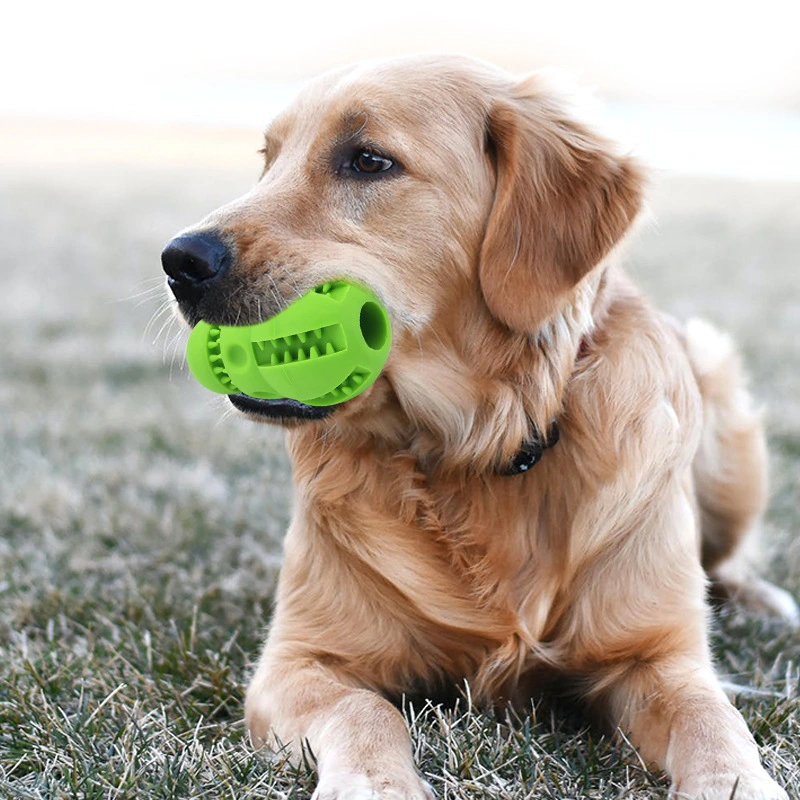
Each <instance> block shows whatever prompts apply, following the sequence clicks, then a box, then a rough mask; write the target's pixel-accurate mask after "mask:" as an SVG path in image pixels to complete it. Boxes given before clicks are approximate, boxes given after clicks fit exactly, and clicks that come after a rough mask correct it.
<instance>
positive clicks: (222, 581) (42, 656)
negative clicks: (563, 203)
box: [0, 135, 800, 800]
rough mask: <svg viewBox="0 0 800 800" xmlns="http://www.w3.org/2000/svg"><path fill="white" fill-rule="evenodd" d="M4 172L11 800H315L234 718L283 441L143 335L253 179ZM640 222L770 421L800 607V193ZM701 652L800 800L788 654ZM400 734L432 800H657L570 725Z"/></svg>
mask: <svg viewBox="0 0 800 800" xmlns="http://www.w3.org/2000/svg"><path fill="white" fill-rule="evenodd" d="M257 147H258V137H257V135H256V136H254V138H253V144H252V150H253V151H255V149H256V148H257ZM0 169H1V170H2V171H1V172H0V176H1V177H0V243H1V245H2V247H1V248H0V253H2V255H0V275H2V279H3V284H2V285H3V289H2V313H0V336H2V341H3V343H4V347H5V356H4V358H3V379H2V381H0V446H2V455H3V457H2V460H1V461H0V670H1V672H0V797H9V798H47V800H55V799H56V798H87V799H88V798H129V797H130V798H133V797H136V798H151V797H152V798H234V797H235V798H256V797H258V798H264V797H267V798H305V797H308V796H309V795H310V793H311V791H312V789H313V785H314V779H313V774H312V772H311V770H310V768H309V767H308V765H303V766H301V767H292V766H290V765H288V764H286V763H285V762H284V761H283V760H281V759H280V758H277V759H273V760H267V759H265V758H262V757H259V756H256V755H254V754H253V753H252V752H251V751H250V750H249V748H248V746H247V744H246V738H245V735H244V728H243V724H242V719H241V718H242V700H243V689H244V686H245V684H246V681H247V676H248V669H249V664H250V663H251V662H252V660H253V659H254V657H255V656H256V655H257V653H258V648H259V646H260V641H261V636H262V632H263V629H264V626H265V625H266V624H267V623H268V620H269V615H270V607H271V606H270V603H271V600H270V598H271V593H272V590H273V587H274V585H275V578H276V574H277V571H278V569H279V565H280V552H281V537H282V532H283V530H284V528H285V526H286V523H287V519H288V516H289V513H290V508H291V502H292V499H291V483H290V475H289V469H288V462H287V459H286V456H285V454H284V452H283V445H282V436H281V434H280V432H279V431H278V430H276V429H272V428H269V427H266V426H255V425H252V424H248V423H247V422H245V421H243V420H241V419H238V418H236V417H233V416H231V415H230V414H228V413H227V411H225V408H226V405H227V404H226V401H224V400H222V399H219V398H216V397H213V396H212V395H211V394H210V393H209V392H207V391H205V390H203V389H202V388H201V387H200V386H198V385H196V384H195V383H194V382H193V380H191V379H190V378H189V377H188V375H187V372H186V369H185V367H184V366H183V355H182V348H183V341H184V336H183V334H182V333H181V331H180V330H179V329H178V327H177V326H176V325H173V324H171V323H170V322H169V321H168V317H167V316H166V315H164V314H162V315H160V316H159V315H157V314H156V317H155V320H153V317H154V314H155V312H157V310H158V308H159V305H160V303H161V300H162V299H163V298H164V297H165V295H164V292H163V289H162V288H161V287H162V281H161V276H160V265H159V252H160V249H161V247H162V245H163V244H164V243H165V242H166V240H167V239H168V238H169V237H170V236H171V235H172V234H173V233H174V232H175V231H176V230H178V229H179V228H180V227H182V226H184V225H186V224H189V223H191V222H194V221H195V220H196V219H198V218H199V217H200V216H201V215H202V214H204V213H205V212H206V211H208V210H210V209H212V208H213V207H215V206H216V205H218V204H220V203H222V202H224V201H226V200H228V199H231V198H232V197H233V196H235V195H236V194H238V193H240V192H242V191H244V190H245V189H246V188H247V187H248V186H249V184H250V182H251V181H252V180H254V179H255V178H256V175H257V172H258V164H257V158H256V156H255V155H253V158H252V159H251V161H250V162H248V163H247V164H243V161H242V159H238V160H235V162H232V163H231V166H230V167H226V166H225V164H224V159H223V160H220V159H216V160H214V161H213V162H212V164H211V165H207V166H202V165H201V164H196V165H194V166H192V165H184V166H172V167H170V166H165V165H164V164H163V163H162V164H160V165H159V164H158V163H157V160H155V159H150V160H148V159H146V158H143V159H142V160H141V161H140V163H114V162H113V161H107V162H106V163H103V162H102V161H92V160H91V159H86V160H85V163H80V164H76V165H73V166H64V165H61V166H54V165H50V166H49V167H48V168H44V167H35V166H30V167H20V166H12V165H10V164H5V165H4V166H2V167H0ZM652 206H653V212H654V215H655V217H656V219H657V224H655V225H650V226H648V227H646V228H645V229H644V230H643V231H642V233H641V234H640V235H639V237H638V238H637V240H636V241H635V242H634V243H633V245H632V248H631V253H630V259H629V262H630V265H631V269H632V271H633V272H634V273H635V274H636V275H637V276H638V278H639V280H640V281H641V282H642V283H643V284H645V286H646V287H647V288H648V289H649V290H650V292H651V294H652V295H653V297H654V298H656V299H657V300H658V302H659V303H660V304H661V305H662V306H663V307H665V308H668V309H670V310H672V311H673V312H675V313H676V314H678V315H680V316H684V317H685V316H688V315H692V314H703V315H705V316H707V317H709V318H710V319H711V320H712V321H714V322H716V323H717V324H719V325H721V326H723V327H725V328H727V329H729V330H731V331H732V332H733V333H734V334H735V335H736V336H737V338H738V339H739V341H740V342H741V344H742V347H743V350H744V352H745V353H746V356H747V360H748V363H749V366H750V372H751V375H752V385H753V388H754V390H755V393H756V394H757V396H758V397H759V398H760V399H761V400H762V401H763V402H764V403H765V405H766V407H767V409H768V411H767V420H768V425H769V433H770V441H771V449H772V482H773V495H772V500H771V504H770V509H769V513H768V516H767V519H766V522H765V525H764V531H763V535H764V540H765V543H766V545H767V553H768V557H767V559H766V563H765V571H766V573H767V574H769V575H770V576H771V577H772V578H773V579H774V580H776V581H778V582H780V583H781V584H782V585H783V586H785V587H786V588H787V589H790V590H791V591H793V592H794V593H795V594H796V595H800V544H798V541H797V539H796V538H795V535H794V534H795V531H796V530H797V528H798V527H799V525H800V511H799V510H798V476H800V336H799V335H798V322H800V186H798V185H791V184H786V185H765V184H759V185H750V184H737V183H726V182H720V181H717V182H711V181H701V180H693V181H690V180H687V179H674V178H673V179H670V180H667V179H666V178H663V177H662V178H660V179H657V182H656V186H655V189H654V197H653V203H652ZM162 327H163V329H162ZM714 648H715V651H716V655H717V659H718V664H719V671H720V673H721V674H722V675H724V676H725V678H726V679H727V680H728V681H730V682H732V683H735V684H738V685H739V686H741V687H744V688H742V689H741V690H739V697H738V700H737V702H738V704H739V706H740V708H742V710H743V711H744V713H745V715H746V717H747V719H748V722H749V724H750V725H751V727H752V728H753V730H754V731H755V734H756V736H757V738H758V740H759V743H760V744H761V745H762V747H763V752H764V757H765V759H766V761H767V763H768V765H769V768H770V769H771V770H772V771H773V773H774V774H775V775H776V776H777V777H778V778H779V779H780V780H781V781H782V782H783V784H784V785H785V786H786V787H787V788H788V789H789V791H790V794H792V795H793V796H794V797H797V796H798V791H797V787H798V785H800V700H799V699H798V690H800V634H798V633H797V632H793V631H789V630H785V629H783V628H781V627H780V626H779V625H776V624H774V623H769V622H764V621H758V620H752V619H748V618H746V617H745V616H743V615H742V614H740V613H739V612H737V611H736V610H734V609H725V610H723V612H722V613H721V614H720V615H719V617H718V623H717V629H716V632H715V635H714ZM406 711H407V715H408V718H409V721H410V724H411V727H412V730H413V733H414V738H415V748H416V754H417V758H418V762H419V763H420V765H421V768H422V770H423V772H424V773H425V775H426V777H427V779H428V780H429V781H430V783H431V784H432V785H433V787H434V788H435V790H436V791H437V794H438V795H439V796H440V797H442V798H497V799H498V800H500V799H502V800H518V799H521V798H542V800H550V799H551V798H553V799H554V798H576V799H577V798H622V797H638V798H641V797H654V798H664V797H666V782H665V781H664V779H663V777H662V776H659V775H651V774H649V773H648V772H647V771H646V770H645V769H644V768H643V766H642V765H641V763H640V761H639V760H638V758H637V756H636V754H635V753H634V752H633V750H631V749H630V748H628V747H626V746H624V744H623V745H619V744H617V743H616V742H614V741H613V740H612V738H611V737H609V736H608V735H606V734H605V733H604V732H602V731H598V730H596V729H594V728H592V727H590V726H589V724H588V722H587V721H586V720H584V719H583V718H582V717H581V716H580V715H579V714H576V713H575V712H574V711H569V712H565V713H563V714H558V713H556V712H554V711H552V710H545V708H544V707H542V708H539V709H538V710H537V711H536V712H534V713H531V714H529V715H523V716H521V717H520V718H519V719H508V718H498V717H495V716H490V715H485V714H482V713H479V712H475V711H472V710H471V709H469V707H468V704H467V703H466V702H464V703H462V704H460V706H458V707H457V708H455V709H443V708H438V707H430V706H427V707H415V708H409V709H407V710H406Z"/></svg>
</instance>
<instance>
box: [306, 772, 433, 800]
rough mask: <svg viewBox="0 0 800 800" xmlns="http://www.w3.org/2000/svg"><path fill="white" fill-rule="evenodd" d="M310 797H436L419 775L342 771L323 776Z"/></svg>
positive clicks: (369, 799)
mask: <svg viewBox="0 0 800 800" xmlns="http://www.w3.org/2000/svg"><path fill="white" fill-rule="evenodd" d="M311 800H436V796H435V795H434V793H433V789H431V787H430V785H429V784H428V783H426V782H425V781H423V780H422V779H421V778H420V777H418V776H417V775H413V776H412V775H409V776H408V777H405V778H397V777H391V778H390V777H377V776H375V777H369V776H367V775H357V774H352V773H339V774H336V775H325V776H322V777H320V781H319V785H318V786H317V789H316V791H315V792H314V794H313V795H312V797H311Z"/></svg>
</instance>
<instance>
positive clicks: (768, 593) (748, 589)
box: [734, 580, 800, 627]
mask: <svg viewBox="0 0 800 800" xmlns="http://www.w3.org/2000/svg"><path fill="white" fill-rule="evenodd" d="M734 599H735V600H736V602H738V603H741V604H742V605H743V606H744V607H745V608H747V609H749V610H750V611H752V612H754V613H756V614H763V615H765V616H769V617H777V618H778V619H781V620H783V621H784V622H786V623H788V624H790V625H793V626H795V627H798V626H800V611H798V608H797V603H796V602H795V600H794V598H793V597H792V596H791V595H790V594H789V592H787V591H786V590H785V589H781V588H780V587H778V586H775V585H774V584H772V583H769V582H768V581H764V580H754V581H752V582H750V583H747V584H745V585H744V586H742V587H741V588H740V589H739V591H738V592H737V593H736V594H735V595H734Z"/></svg>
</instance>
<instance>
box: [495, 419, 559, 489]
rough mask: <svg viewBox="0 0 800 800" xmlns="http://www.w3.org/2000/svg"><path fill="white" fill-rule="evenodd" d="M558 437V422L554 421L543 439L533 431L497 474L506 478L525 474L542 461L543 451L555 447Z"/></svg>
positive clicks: (537, 432)
mask: <svg viewBox="0 0 800 800" xmlns="http://www.w3.org/2000/svg"><path fill="white" fill-rule="evenodd" d="M559 437H560V433H559V430H558V422H557V421H556V420H555V419H554V420H553V421H552V422H551V423H550V428H549V429H548V431H547V435H546V436H545V437H542V435H541V434H540V433H539V431H536V430H535V431H534V432H533V436H531V438H530V439H526V440H525V441H524V442H523V443H522V446H521V447H520V448H519V450H517V452H516V454H515V455H514V457H513V458H512V459H511V461H510V462H509V463H508V464H506V465H505V466H503V467H500V468H498V469H497V470H496V471H497V474H498V475H503V476H505V477H507V476H511V475H521V474H522V473H524V472H527V471H528V470H529V469H530V468H531V467H533V466H535V465H536V464H538V463H539V462H540V461H541V460H542V456H543V455H544V451H545V450H547V449H548V448H550V447H552V446H553V445H555V444H556V443H557V442H558V440H559Z"/></svg>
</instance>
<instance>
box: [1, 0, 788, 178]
mask: <svg viewBox="0 0 800 800" xmlns="http://www.w3.org/2000/svg"><path fill="white" fill-rule="evenodd" d="M799 28H800V4H798V3H797V2H795V0H764V2H760V3H758V4H753V3H749V4H735V3H734V4H731V3H725V2H718V1H717V0H694V1H692V0H675V1H674V2H669V3H667V2H657V3H641V2H635V0H608V1H607V2H603V3H597V2H589V0H577V2H563V3H553V2H524V3H522V2H515V1H513V0H495V1H494V2H491V3H485V4H478V3H476V4H468V3H463V2H455V1H453V0H443V1H442V2H430V1H427V2H426V0H404V2H402V3H397V4H394V5H392V6H388V5H380V6H374V5H370V6H368V7H352V8H347V7H345V8H343V7H342V6H340V5H339V4H335V3H331V2H324V1H323V0H298V2H293V3H278V2H252V0H229V2H226V3H225V4H224V5H223V4H214V5H211V4H208V5H204V4H197V3H188V2H178V1H176V2H165V1H164V0H162V1H161V2H159V1H158V0H142V2H138V3H136V5H135V6H119V5H117V4H109V3H106V2H101V0H77V2H74V3H68V4H67V3H57V2H48V1H45V2H37V3H28V4H16V5H15V7H14V8H13V9H11V10H10V11H9V12H8V15H7V19H6V23H5V24H4V26H3V33H2V34H0V36H2V47H1V48H0V69H2V74H3V75H4V79H3V81H2V84H3V90H2V93H0V118H4V119H5V121H6V122H8V121H10V120H13V121H15V122H16V123H17V126H16V127H15V128H14V129H12V130H8V129H7V130H6V139H5V141H4V142H3V145H4V146H3V148H2V150H3V154H2V157H3V158H4V159H17V160H36V161H42V160H43V161H52V160H56V161H58V160H61V159H66V158H70V157H80V158H86V157H87V156H88V155H89V154H90V153H89V152H88V151H90V152H91V153H93V154H94V157H95V158H108V157H113V156H117V155H129V154H130V155H131V156H132V157H142V155H145V156H146V157H147V158H148V159H150V160H153V159H158V158H166V159H167V160H170V161H173V160H174V159H175V158H181V159H184V160H191V159H192V158H194V157H198V158H200V159H203V158H209V157H210V156H211V153H209V152H208V147H209V145H208V143H205V144H201V143H199V142H198V143H197V146H198V147H199V148H200V152H199V153H194V152H193V149H192V147H191V146H190V145H189V144H188V143H186V142H184V143H183V144H182V145H179V146H178V148H177V149H178V152H177V153H176V152H173V151H172V150H171V149H169V148H168V144H167V143H166V142H163V143H162V145H161V146H160V147H155V146H154V143H153V140H152V137H151V136H150V135H149V134H150V131H149V130H146V129H149V128H150V127H151V126H159V127H160V128H161V127H163V126H173V127H174V126H205V127H206V128H210V127H216V128H224V129H235V128H240V129H246V128H259V129H260V128H263V127H264V126H265V124H266V122H267V121H268V120H269V118H270V117H271V116H272V115H273V114H274V113H275V111H276V110H277V109H279V108H281V107H282V106H283V105H284V104H285V103H286V102H287V100H288V99H290V98H291V96H292V95H293V94H294V92H295V91H296V89H297V86H298V85H299V84H300V83H301V82H302V81H303V80H304V79H307V78H309V77H311V76H313V75H315V74H317V73H318V72H320V71H322V70H324V69H326V68H329V67H332V66H336V65H339V64H342V63H347V62H349V61H353V60H360V59H364V58H371V57H381V56H387V55H397V54H402V53H408V52H415V51H422V50H439V51H460V52H465V53H469V54H471V55H474V56H477V57H480V58H484V59H488V60H491V61H494V62H496V63H498V64H500V65H502V66H504V67H507V68H508V69H510V70H513V71H519V72H524V71H528V70H531V69H537V68H540V67H543V66H548V67H558V68H562V69H564V70H566V71H567V72H568V73H570V74H571V75H572V76H574V78H575V79H576V81H577V82H578V83H579V84H580V85H583V86H587V87H589V88H592V89H595V90H596V91H597V93H598V95H599V96H600V97H602V98H603V99H604V100H605V101H606V103H607V105H606V112H607V115H608V117H609V119H610V120H611V121H612V122H613V124H614V127H615V130H616V131H617V132H618V134H619V135H620V136H621V137H622V138H623V139H624V140H625V141H626V142H627V143H628V144H629V145H630V147H631V148H632V149H635V150H636V152H638V153H640V154H641V155H642V156H644V157H645V158H646V159H647V160H649V161H650V162H651V163H653V164H654V165H655V166H657V167H661V168H664V169H669V170H681V171H686V172H692V173H703V174H711V175H736V176H745V177H757V178H770V179H777V180H795V179H798V178H800V144H798V143H799V142H800V47H798V44H797V30H798V29H799ZM43 121H47V122H50V123H53V122H59V123H62V124H63V123H71V124H70V125H68V126H67V129H66V130H64V129H63V128H61V129H59V130H58V133H59V136H58V137H57V138H56V137H51V138H50V139H49V140H48V134H46V133H42V134H41V135H42V137H43V138H40V137H39V133H37V130H38V131H40V130H41V129H37V123H41V122H43ZM98 123H104V124H106V125H109V124H113V125H114V126H116V127H115V128H114V133H113V135H110V133H111V131H110V130H109V129H107V128H106V129H103V130H99V129H98V128H97V127H93V128H91V129H89V127H88V126H90V125H92V124H93V125H94V126H96V125H97V124H98ZM131 126H139V127H138V128H136V129H134V128H132V127H131ZM51 130H52V129H51ZM132 130H135V131H136V133H135V134H134V135H131V134H130V131H132ZM123 131H126V132H127V133H123ZM13 136H18V137H19V139H15V138H12V139H11V141H9V137H13ZM108 139H111V140H112V141H108ZM137 144H138V145H139V149H138V150H137ZM165 149H166V150H167V152H165ZM211 149H212V150H214V151H216V148H214V147H212V148H211Z"/></svg>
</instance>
